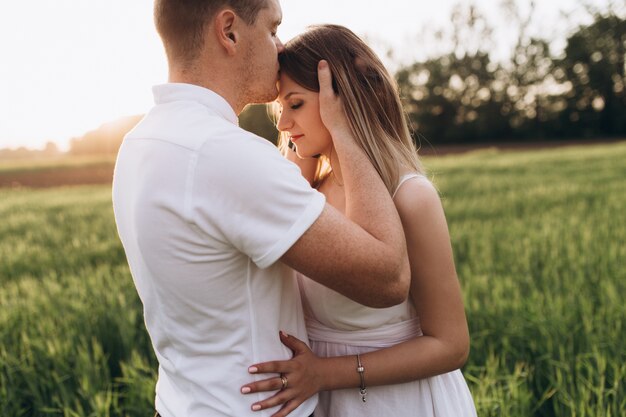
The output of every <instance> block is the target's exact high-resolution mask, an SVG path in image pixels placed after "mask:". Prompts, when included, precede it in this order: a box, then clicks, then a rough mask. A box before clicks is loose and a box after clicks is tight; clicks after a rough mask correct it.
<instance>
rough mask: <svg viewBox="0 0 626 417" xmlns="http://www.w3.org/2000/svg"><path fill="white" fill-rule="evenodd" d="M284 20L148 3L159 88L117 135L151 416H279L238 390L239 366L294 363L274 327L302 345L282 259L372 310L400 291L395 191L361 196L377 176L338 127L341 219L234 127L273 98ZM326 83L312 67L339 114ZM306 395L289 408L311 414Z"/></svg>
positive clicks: (125, 234) (123, 226) (174, 1)
mask: <svg viewBox="0 0 626 417" xmlns="http://www.w3.org/2000/svg"><path fill="white" fill-rule="evenodd" d="M281 18H282V13H281V9H280V5H279V3H278V0H248V1H245V0H238V1H236V0H231V1H228V0H221V1H220V0H215V1H207V0H187V1H180V0H156V3H155V22H156V26H157V29H158V31H159V34H160V35H161V38H162V40H163V43H164V45H165V50H166V54H167V57H168V64H169V81H170V83H168V84H165V85H160V86H156V87H155V88H154V95H155V101H156V105H155V107H154V108H153V109H152V110H151V111H150V112H149V113H148V114H147V115H146V116H145V118H144V119H143V120H142V121H141V122H140V123H139V124H138V125H137V127H136V128H135V129H133V131H131V132H130V133H129V134H128V135H127V137H126V138H125V140H124V143H123V145H122V147H121V149H120V152H119V155H118V160H117V164H116V169H115V177H114V182H113V204H114V210H115V218H116V222H117V225H118V231H119V235H120V238H121V240H122V243H123V245H124V249H125V251H126V255H127V258H128V262H129V265H130V269H131V272H132V275H133V279H134V281H135V285H136V287H137V291H138V293H139V295H140V297H141V300H142V302H143V304H144V314H145V321H146V327H147V329H148V332H149V333H150V337H151V339H152V343H153V347H154V350H155V353H156V356H157V358H158V360H159V379H158V383H157V389H156V408H157V411H158V413H159V414H160V415H161V416H162V417H183V416H185V417H194V416H238V417H239V416H246V415H261V416H269V415H271V414H272V413H273V412H275V411H276V410H265V411H262V412H258V413H253V412H252V411H251V408H250V402H247V401H258V400H260V399H261V398H262V397H261V396H259V397H256V398H247V397H242V396H241V394H240V392H239V388H240V387H241V385H242V384H244V383H246V382H250V375H249V374H248V373H247V367H248V365H249V364H251V363H258V362H262V361H266V360H275V359H287V358H289V357H290V356H291V352H290V351H289V350H288V349H287V348H285V347H284V346H283V345H282V344H281V343H280V341H279V338H278V332H279V330H284V331H286V332H287V333H290V334H293V335H295V336H297V337H299V338H304V339H305V340H306V333H305V328H304V323H303V316H302V314H303V313H302V311H301V305H300V299H299V296H298V291H297V287H296V284H295V282H294V279H293V276H292V274H290V273H289V271H290V270H289V269H288V268H286V267H285V265H288V266H290V267H292V268H294V269H296V270H299V271H301V272H302V273H304V274H306V275H307V276H309V277H311V278H313V279H315V280H317V281H318V282H320V283H321V284H323V285H326V286H329V287H330V288H333V289H335V290H337V291H339V292H340V293H342V294H344V295H346V296H348V297H350V298H352V299H354V300H356V301H359V302H361V303H364V304H367V305H370V306H375V307H385V306H390V305H394V304H397V303H399V302H401V301H402V300H403V299H404V298H405V297H406V296H407V292H408V285H409V269H408V262H407V260H406V248H405V242H404V235H403V233H402V227H401V224H400V221H399V218H398V215H397V213H396V210H395V207H394V205H393V202H392V201H391V198H382V199H380V200H373V199H371V197H370V195H371V194H370V192H372V189H373V187H379V188H382V189H384V185H383V183H382V181H381V180H380V178H379V177H378V175H377V173H376V171H375V170H374V168H373V167H372V166H371V165H370V164H369V162H368V161H367V158H366V156H365V155H364V154H363V153H362V152H361V151H360V150H359V149H358V147H357V146H356V145H355V144H354V141H353V139H352V138H351V137H349V135H346V134H343V132H344V131H343V130H341V123H340V122H339V123H335V125H333V126H334V130H333V131H334V132H335V135H334V136H333V137H335V136H336V138H335V141H336V148H337V152H338V153H339V154H340V156H339V157H340V158H342V160H341V164H342V167H343V171H344V184H345V187H346V189H347V193H348V195H349V196H350V200H349V202H348V207H347V213H348V217H349V218H350V219H351V220H348V219H347V218H345V217H343V215H341V214H339V213H338V212H337V211H336V210H334V209H333V208H332V207H330V206H328V205H326V203H325V200H324V198H323V196H322V195H321V194H320V193H318V192H317V191H315V190H313V189H311V187H310V186H309V185H308V183H307V182H306V181H305V180H304V179H303V178H302V176H301V175H300V173H299V171H298V168H297V167H296V166H295V165H294V164H292V163H291V162H288V161H286V160H285V159H284V158H283V157H282V156H281V155H280V154H279V152H278V151H277V150H276V148H275V147H273V146H272V145H271V144H270V143H269V142H267V141H265V140H263V139H261V138H259V137H256V136H255V135H253V134H251V133H249V132H246V131H243V130H241V129H240V128H239V127H238V126H237V114H238V113H240V112H241V110H242V109H243V108H244V106H245V105H246V104H248V103H252V102H265V101H269V100H272V99H274V98H275V97H276V95H277V87H276V81H277V77H278V61H277V53H278V52H279V51H280V50H281V48H282V44H281V43H280V41H279V40H278V38H277V37H276V29H277V27H278V25H279V23H280V21H281ZM330 82H331V81H330V73H329V70H328V69H327V68H322V70H321V72H320V85H322V86H323V88H324V91H326V92H329V91H330V93H329V94H326V95H325V96H324V97H323V98H321V99H320V100H321V102H322V105H323V106H328V108H333V107H332V106H335V108H337V106H339V105H340V103H337V99H336V97H334V95H333V93H332V89H331V87H330ZM339 110H340V111H339V112H335V113H341V109H340V108H339ZM331 113H332V112H331ZM328 120H330V121H331V122H332V117H331V116H329V119H328ZM346 155H349V156H350V158H349V159H347V158H346ZM372 194H373V195H384V194H385V193H384V192H375V193H372ZM319 259H325V260H326V261H325V262H324V263H321V262H318V260H319ZM355 377H356V378H358V374H357V373H356V371H355ZM276 380H277V384H278V386H279V387H280V386H281V385H282V386H283V387H284V385H285V384H288V381H287V380H284V379H281V378H280V376H277V377H276ZM315 401H316V400H315V399H314V398H313V399H310V400H309V401H307V402H306V403H304V404H302V405H301V406H300V407H299V408H298V409H296V410H295V411H294V412H293V414H292V415H294V416H308V415H310V414H311V413H312V411H313V409H314V407H315Z"/></svg>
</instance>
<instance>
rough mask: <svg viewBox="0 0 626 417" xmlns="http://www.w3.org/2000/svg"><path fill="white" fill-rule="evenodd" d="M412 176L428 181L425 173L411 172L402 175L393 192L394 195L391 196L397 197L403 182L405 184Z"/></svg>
mask: <svg viewBox="0 0 626 417" xmlns="http://www.w3.org/2000/svg"><path fill="white" fill-rule="evenodd" d="M411 178H423V179H424V180H426V181H428V180H427V179H426V177H425V176H424V175H422V174H418V173H417V172H410V173H408V174H404V175H403V176H401V177H400V181H398V185H397V186H396V190H395V191H394V192H393V195H392V196H391V198H393V197H395V196H396V194H398V190H399V189H400V187H401V186H402V184H404V183H405V182H406V181H408V180H410V179H411Z"/></svg>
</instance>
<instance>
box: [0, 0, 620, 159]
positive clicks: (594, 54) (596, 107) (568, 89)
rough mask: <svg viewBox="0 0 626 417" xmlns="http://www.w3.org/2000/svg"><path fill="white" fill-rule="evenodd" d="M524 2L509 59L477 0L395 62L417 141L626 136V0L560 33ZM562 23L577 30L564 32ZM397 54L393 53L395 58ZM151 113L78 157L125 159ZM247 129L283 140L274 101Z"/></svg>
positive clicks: (250, 115)
mask: <svg viewBox="0 0 626 417" xmlns="http://www.w3.org/2000/svg"><path fill="white" fill-rule="evenodd" d="M522 3H524V4H526V3H525V2H520V1H518V0H501V1H500V2H498V3H497V10H496V15H497V16H498V20H499V21H500V25H502V23H501V22H506V26H507V29H508V30H509V31H510V32H511V33H514V34H515V40H514V41H513V42H512V43H511V46H510V51H507V53H505V54H504V55H505V56H504V57H501V56H499V54H497V53H496V51H501V49H502V43H503V39H501V37H500V34H499V33H498V32H497V31H496V30H495V29H496V27H495V25H493V24H492V23H491V21H490V20H489V19H488V18H487V17H486V14H485V13H484V11H483V10H481V9H480V8H479V7H478V6H476V5H475V4H474V3H473V2H459V3H458V4H457V5H456V6H455V7H454V8H453V11H452V14H451V16H450V20H449V22H450V23H449V24H448V25H446V27H444V28H440V29H437V28H435V29H432V28H422V31H423V32H424V33H423V35H422V36H421V39H419V40H416V44H415V50H416V51H422V50H424V51H426V50H428V51H435V52H434V53H433V52H431V53H430V56H429V57H428V58H425V59H421V60H417V61H415V62H412V63H404V64H399V65H395V68H393V72H394V75H395V78H396V80H397V83H398V87H399V90H400V94H401V96H402V99H403V101H404V103H405V110H406V112H407V115H408V119H409V121H410V124H411V128H412V130H413V132H414V136H415V139H416V140H419V141H421V140H422V139H425V140H426V141H427V142H429V143H430V144H432V145H435V146H436V145H445V144H466V145H473V144H479V143H481V142H483V143H484V142H489V143H494V142H498V143H503V142H531V141H549V140H572V139H586V140H590V139H592V140H594V139H603V140H606V139H610V138H623V137H624V136H625V135H626V90H625V86H624V85H625V84H626V74H625V71H626V68H625V57H626V3H625V2H624V0H620V1H617V2H609V3H607V5H606V6H604V7H602V9H598V8H594V7H592V6H590V5H586V6H585V5H584V2H581V6H580V10H578V12H579V13H578V14H577V18H576V21H574V18H572V17H571V15H565V14H562V15H561V17H560V19H561V21H559V22H551V24H552V26H553V27H552V28H550V30H548V28H545V27H543V28H542V27H541V26H542V25H544V26H545V24H546V23H545V22H543V23H539V17H538V14H537V13H535V9H536V7H535V4H536V3H535V2H534V1H533V0H531V1H530V2H529V3H528V5H529V7H522ZM581 16H586V18H582V19H581ZM581 21H582V22H585V23H580V22H581ZM557 27H564V28H568V29H566V30H564V32H563V33H561V32H556V33H555V28H557ZM537 28H539V30H537ZM537 33H540V34H542V35H543V34H546V35H545V38H542V37H541V36H537ZM559 37H560V39H556V38H559ZM366 40H367V39H366ZM559 42H560V45H558V44H559ZM563 45H564V46H563ZM557 49H558V50H557ZM393 55H394V51H393V50H389V51H388V53H387V56H386V58H390V57H393ZM392 64H393V62H392ZM141 117H142V116H141V115H137V116H130V117H127V118H124V119H120V120H118V121H114V122H110V123H106V124H104V125H102V126H100V127H99V128H98V129H95V130H93V131H90V132H88V133H86V134H85V135H83V136H81V137H77V138H74V139H72V141H71V144H70V149H69V154H70V155H73V156H77V155H94V154H98V155H103V154H104V155H115V154H116V153H117V149H118V147H119V145H120V144H121V141H122V138H123V136H124V135H125V134H126V132H128V130H130V129H131V128H132V127H133V126H134V125H135V124H136V123H137V122H138V121H139V120H140V119H141ZM240 125H241V126H242V127H243V128H244V129H247V130H250V131H253V132H254V133H257V134H258V135H260V136H262V137H265V138H267V139H268V140H270V141H272V142H275V141H276V138H277V131H276V129H275V127H274V123H273V122H272V120H271V119H270V117H269V116H268V111H267V110H266V106H265V105H253V106H248V107H247V109H246V110H245V111H244V112H243V113H242V114H241V115H240ZM35 153H36V154H42V155H43V156H50V155H52V156H54V155H56V154H58V153H59V150H58V149H57V148H56V145H54V144H53V143H49V144H48V146H47V147H46V149H44V150H42V151H30V150H27V149H25V148H21V149H15V150H11V149H4V150H0V159H18V158H23V157H25V156H26V157H27V156H29V155H31V154H33V155H31V156H37V155H34V154H35Z"/></svg>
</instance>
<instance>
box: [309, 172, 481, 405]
mask: <svg viewBox="0 0 626 417" xmlns="http://www.w3.org/2000/svg"><path fill="white" fill-rule="evenodd" d="M415 177H418V180H419V181H428V180H427V179H426V178H425V177H424V176H422V175H418V174H408V175H405V176H403V177H402V178H401V180H400V182H399V185H398V188H399V187H400V185H402V183H403V182H404V181H406V180H408V179H411V178H415ZM396 191H397V190H396ZM298 281H299V285H300V292H301V295H302V299H303V305H304V309H305V316H306V323H307V330H308V333H309V340H310V342H311V349H312V350H313V351H314V352H315V353H316V354H317V355H318V356H322V357H328V356H341V355H356V354H357V353H365V352H370V351H373V350H378V349H381V348H385V347H389V346H393V345H395V344H398V343H400V342H403V341H406V340H409V339H411V338H413V337H418V336H421V335H422V331H421V328H420V324H419V318H418V317H417V316H416V312H415V308H414V307H413V304H412V302H411V301H410V300H407V301H405V302H404V303H402V304H400V305H397V306H394V307H390V308H383V309H375V308H369V307H365V306H363V305H361V304H358V303H356V302H354V301H352V300H350V299H348V298H346V297H344V296H343V295H341V294H339V293H337V292H335V291H333V290H331V289H329V288H326V287H324V286H322V285H320V284H318V283H316V282H315V281H312V280H310V279H309V278H307V277H305V276H303V275H301V274H298ZM416 354H419V352H416ZM355 372H356V360H355ZM365 382H366V383H367V369H366V370H365ZM381 416H394V417H409V416H410V417H417V416H419V417H475V416H476V410H475V408H474V402H473V400H472V396H471V394H470V391H469V389H468V387H467V384H466V382H465V379H464V378H463V375H462V374H461V371H460V370H456V371H452V372H449V373H446V374H443V375H438V376H434V377H430V378H425V379H422V380H418V381H413V382H408V383H403V384H395V385H383V386H375V387H373V386H372V387H367V402H363V401H362V399H361V395H360V393H359V390H358V388H350V389H342V390H335V391H324V392H321V393H320V395H319V405H318V406H317V408H316V409H315V417H381Z"/></svg>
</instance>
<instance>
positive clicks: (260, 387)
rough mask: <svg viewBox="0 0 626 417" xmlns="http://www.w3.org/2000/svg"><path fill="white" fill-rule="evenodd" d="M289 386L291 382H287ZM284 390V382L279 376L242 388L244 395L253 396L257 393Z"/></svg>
mask: <svg viewBox="0 0 626 417" xmlns="http://www.w3.org/2000/svg"><path fill="white" fill-rule="evenodd" d="M287 384H289V382H287ZM282 388H283V381H282V379H281V378H280V377H279V376H275V377H272V378H268V379H264V380H262V381H255V382H251V383H249V384H246V385H244V386H243V387H241V393H242V394H253V393H255V392H266V391H277V390H279V389H282Z"/></svg>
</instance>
